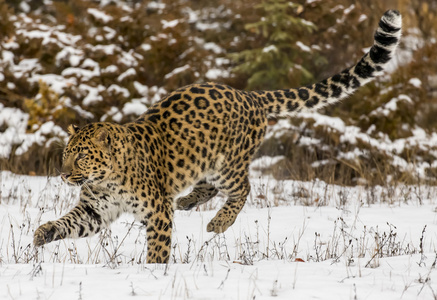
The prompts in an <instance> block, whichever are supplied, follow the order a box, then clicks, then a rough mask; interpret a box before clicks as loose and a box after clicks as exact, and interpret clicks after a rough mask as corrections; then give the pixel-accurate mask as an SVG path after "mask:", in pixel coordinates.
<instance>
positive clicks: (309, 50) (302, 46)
mask: <svg viewBox="0 0 437 300" xmlns="http://www.w3.org/2000/svg"><path fill="white" fill-rule="evenodd" d="M296 45H297V46H298V47H299V48H300V50H302V51H304V52H311V48H310V47H308V46H307V45H305V44H304V43H302V42H301V41H297V42H296Z"/></svg>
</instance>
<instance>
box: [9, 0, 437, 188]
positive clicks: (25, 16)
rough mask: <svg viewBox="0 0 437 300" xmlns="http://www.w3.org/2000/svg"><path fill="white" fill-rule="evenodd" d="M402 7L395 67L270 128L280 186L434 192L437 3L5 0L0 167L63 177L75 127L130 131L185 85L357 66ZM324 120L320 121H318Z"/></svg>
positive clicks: (246, 83)
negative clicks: (101, 125) (390, 13)
mask: <svg viewBox="0 0 437 300" xmlns="http://www.w3.org/2000/svg"><path fill="white" fill-rule="evenodd" d="M391 8H394V9H398V10H399V11H400V12H401V13H402V15H403V20H404V28H403V39H402V42H401V45H400V51H398V55H397V57H396V58H395V60H394V63H393V64H392V66H390V70H389V71H388V72H387V73H386V75H385V76H383V77H382V78H380V79H378V80H377V81H376V82H375V83H372V84H369V85H367V86H365V87H363V88H362V89H361V90H360V91H359V92H358V93H357V94H355V95H353V96H352V97H351V98H349V99H347V100H345V101H343V102H342V103H341V104H340V105H337V106H335V107H329V108H326V109H324V110H323V111H321V112H320V113H321V115H323V118H322V117H320V115H318V114H307V115H298V116H296V117H295V118H291V119H286V120H279V121H278V120H271V124H273V126H272V127H271V129H270V131H271V132H270V133H269V134H268V138H267V139H266V142H265V143H264V144H263V146H262V148H261V149H260V151H259V153H258V156H259V157H261V156H275V157H279V158H280V159H278V160H276V163H273V164H271V165H269V166H268V167H265V168H263V169H262V171H263V172H265V173H270V174H272V175H273V176H275V177H276V178H279V179H281V178H292V179H298V180H312V179H315V178H319V179H321V180H324V181H326V182H328V183H339V184H348V185H354V184H365V185H374V184H381V185H387V184H393V183H418V182H426V183H428V184H433V183H435V177H436V175H437V163H436V162H435V161H436V158H437V136H436V134H435V131H436V128H437V118H436V115H437V101H436V100H437V47H436V46H437V40H436V38H437V2H436V1H435V0H386V1H379V0H362V1H352V0H320V1H319V0H296V1H293V2H290V1H281V0H264V1H263V0H241V1H240V0H232V1H230V0H210V1H186V0H162V1H146V0H144V1H140V0H136V1H135V0H132V1H121V0H120V1H111V0H102V1H91V0H88V1H87V0H63V1H61V0H59V1H55V0H32V1H30V0H22V1H16V0H14V1H12V0H0V169H1V170H10V171H12V172H16V173H24V174H39V175H57V174H58V171H57V170H59V168H60V160H61V153H62V148H63V146H64V145H65V142H66V140H67V134H66V132H65V130H66V128H67V126H68V125H69V124H71V123H73V124H77V125H79V126H82V125H84V124H87V123H89V122H95V121H111V122H120V123H125V122H129V121H133V120H135V119H136V118H137V117H138V116H139V115H140V114H141V113H143V112H144V111H145V110H146V109H147V107H148V106H150V105H151V104H152V103H154V102H156V101H158V100H159V99H160V98H161V97H162V96H164V95H165V94H166V93H168V92H171V91H172V90H174V89H177V88H178V87H181V86H184V85H187V84H191V83H198V82H207V81H215V82H222V83H225V84H228V85H230V86H233V87H235V88H240V89H247V90H253V89H277V88H291V87H298V86H301V85H306V84H309V83H313V82H315V81H318V80H322V79H324V78H326V77H328V76H330V75H333V74H335V73H336V72H339V71H341V70H342V69H344V68H346V67H348V66H350V65H352V64H354V63H355V62H356V61H357V60H358V59H359V58H360V57H361V56H362V55H363V54H364V53H365V51H366V49H368V48H369V47H370V46H371V45H372V43H373V34H374V31H375V29H376V27H377V24H378V21H379V18H380V17H381V16H382V14H383V13H384V11H386V10H387V9H391ZM321 120H322V121H321Z"/></svg>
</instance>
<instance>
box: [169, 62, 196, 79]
mask: <svg viewBox="0 0 437 300" xmlns="http://www.w3.org/2000/svg"><path fill="white" fill-rule="evenodd" d="M189 69H191V66H190V65H189V64H186V65H184V66H182V67H179V68H176V69H174V70H173V71H171V72H170V73H168V74H166V75H165V76H164V78H165V79H169V78H171V77H173V76H174V75H176V74H179V73H182V72H185V71H187V70H189Z"/></svg>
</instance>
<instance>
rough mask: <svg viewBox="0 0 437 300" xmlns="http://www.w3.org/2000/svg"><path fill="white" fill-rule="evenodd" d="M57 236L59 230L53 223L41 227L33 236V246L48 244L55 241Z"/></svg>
mask: <svg viewBox="0 0 437 300" xmlns="http://www.w3.org/2000/svg"><path fill="white" fill-rule="evenodd" d="M55 234H57V229H56V226H55V224H54V223H53V222H48V223H46V224H44V225H41V226H40V227H38V229H37V230H36V231H35V234H34V235H33V244H34V245H35V247H40V246H42V245H44V244H48V243H50V242H51V241H53V240H54V239H55Z"/></svg>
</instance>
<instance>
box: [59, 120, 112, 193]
mask: <svg viewBox="0 0 437 300" xmlns="http://www.w3.org/2000/svg"><path fill="white" fill-rule="evenodd" d="M110 129H111V128H110V126H109V125H107V123H92V124H88V125H86V126H85V127H83V128H79V127H77V126H74V125H70V126H69V127H68V133H69V134H70V139H69V141H68V144H67V146H66V147H65V149H64V153H63V156H62V170H61V178H62V180H64V181H65V182H66V183H68V184H70V185H83V184H86V183H90V184H99V183H101V182H103V181H104V180H105V179H107V178H108V177H109V176H110V175H111V174H112V173H113V171H114V167H113V165H114V163H113V158H112V155H111V147H112V142H113V141H112V138H111V130H110Z"/></svg>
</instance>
